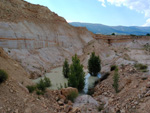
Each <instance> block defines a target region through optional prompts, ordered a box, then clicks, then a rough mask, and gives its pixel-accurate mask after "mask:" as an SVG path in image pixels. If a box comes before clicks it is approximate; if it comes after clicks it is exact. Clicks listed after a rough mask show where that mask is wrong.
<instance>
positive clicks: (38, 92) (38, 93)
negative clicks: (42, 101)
mask: <svg viewBox="0 0 150 113" xmlns="http://www.w3.org/2000/svg"><path fill="white" fill-rule="evenodd" d="M36 94H37V95H44V92H43V91H41V90H36Z"/></svg>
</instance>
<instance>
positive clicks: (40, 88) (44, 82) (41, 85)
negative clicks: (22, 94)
mask: <svg viewBox="0 0 150 113" xmlns="http://www.w3.org/2000/svg"><path fill="white" fill-rule="evenodd" d="M50 86H51V81H50V79H49V78H47V77H44V79H41V80H40V81H39V82H38V83H37V84H36V85H31V86H29V85H28V86H26V87H27V88H28V90H29V92H30V93H33V92H34V91H35V90H36V94H37V95H41V94H42V95H43V94H44V92H45V90H46V88H47V87H50Z"/></svg>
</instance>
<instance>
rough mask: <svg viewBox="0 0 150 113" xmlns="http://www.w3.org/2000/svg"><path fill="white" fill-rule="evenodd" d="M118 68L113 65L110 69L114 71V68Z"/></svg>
mask: <svg viewBox="0 0 150 113" xmlns="http://www.w3.org/2000/svg"><path fill="white" fill-rule="evenodd" d="M116 68H118V67H117V66H116V65H111V67H110V70H111V71H113V70H115V69H116Z"/></svg>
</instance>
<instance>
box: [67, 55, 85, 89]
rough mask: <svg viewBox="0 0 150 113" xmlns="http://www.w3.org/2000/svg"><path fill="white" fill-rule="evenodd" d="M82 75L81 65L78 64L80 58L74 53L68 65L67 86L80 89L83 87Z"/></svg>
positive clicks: (83, 74)
mask: <svg viewBox="0 0 150 113" xmlns="http://www.w3.org/2000/svg"><path fill="white" fill-rule="evenodd" d="M84 76H85V73H84V71H83V65H81V64H80V60H79V58H78V57H77V55H76V54H75V56H73V57H72V64H71V66H70V73H69V78H68V86H70V87H74V88H77V89H78V90H79V91H81V90H82V89H83V88H84V84H85V83H84Z"/></svg>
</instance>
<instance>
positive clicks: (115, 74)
mask: <svg viewBox="0 0 150 113" xmlns="http://www.w3.org/2000/svg"><path fill="white" fill-rule="evenodd" d="M113 81H114V83H113V87H114V89H115V91H116V93H118V92H119V90H118V88H119V74H118V69H117V68H116V69H115V73H114V76H113Z"/></svg>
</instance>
